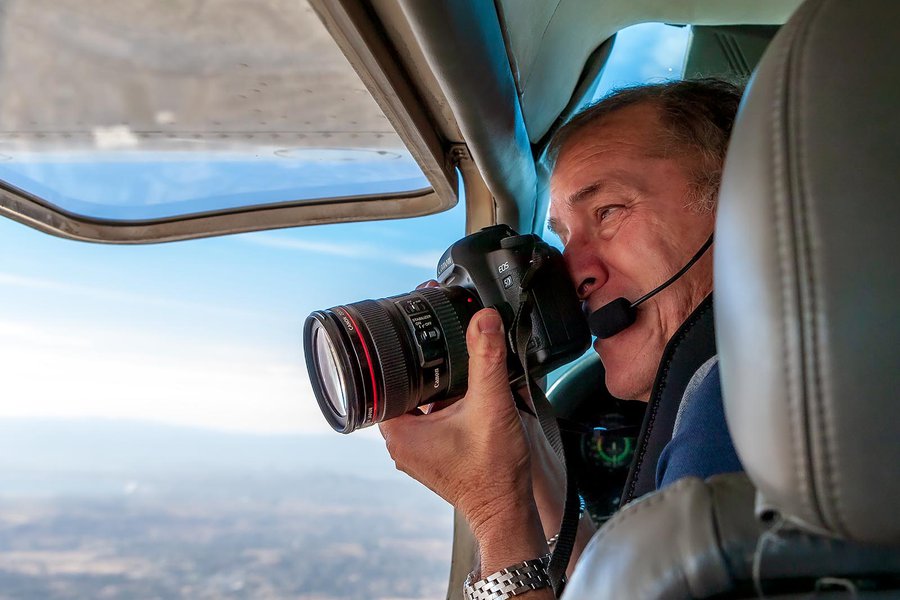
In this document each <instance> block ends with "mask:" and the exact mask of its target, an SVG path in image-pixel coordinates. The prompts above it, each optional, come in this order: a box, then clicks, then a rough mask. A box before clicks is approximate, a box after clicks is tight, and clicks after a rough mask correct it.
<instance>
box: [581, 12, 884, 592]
mask: <svg viewBox="0 0 900 600" xmlns="http://www.w3.org/2000/svg"><path fill="white" fill-rule="evenodd" d="M898 22H900V4H898V3H897V2H896V1H895V0H856V1H850V0H808V1H807V2H805V3H804V4H803V5H802V6H801V7H800V8H799V9H798V11H797V13H796V14H795V15H794V16H793V17H792V18H791V20H790V21H789V22H788V24H787V25H786V26H785V27H783V28H782V30H781V31H780V32H779V33H778V35H777V36H776V37H775V39H774V40H773V42H772V44H771V46H770V47H769V49H768V50H767V51H766V54H765V56H764V57H763V59H762V62H761V63H760V66H759V68H758V70H757V72H756V73H755V75H754V77H753V79H752V81H751V83H750V85H749V87H748V91H747V94H746V96H745V98H744V101H743V103H742V106H741V109H740V114H739V117H738V121H737V124H736V126H735V130H734V133H733V136H732V141H731V145H730V147H729V151H728V158H727V161H726V166H725V172H724V174H723V181H722V188H721V193H720V199H719V203H720V204H719V213H718V217H717V224H716V238H715V239H716V244H715V249H714V257H715V258H714V262H715V266H714V269H715V275H714V278H715V281H714V294H715V298H716V303H715V321H716V336H717V345H718V351H719V360H720V370H721V376H722V384H723V394H724V402H725V410H726V416H727V419H728V424H729V429H730V431H731V434H732V437H733V439H734V443H735V448H736V450H737V452H738V455H739V456H740V458H741V461H742V463H743V465H744V467H745V469H746V474H728V475H719V476H716V477H712V478H710V479H708V480H707V481H701V480H700V479H696V478H688V479H683V480H680V481H678V482H676V483H674V484H672V485H670V486H669V487H667V488H665V489H663V490H660V491H658V492H654V493H652V494H648V495H646V496H644V497H642V498H640V499H638V500H637V501H635V502H632V503H631V504H629V505H628V506H627V507H625V508H624V509H623V510H621V511H619V512H618V513H617V514H616V515H615V516H614V517H613V518H612V519H611V520H610V521H609V522H607V523H606V524H605V526H604V527H603V528H602V529H601V530H600V531H599V532H598V533H597V535H596V536H595V537H594V539H593V540H592V541H591V543H590V544H589V546H588V547H587V548H586V549H585V551H584V553H583V554H582V556H581V558H580V560H579V562H578V565H577V567H576V569H575V572H574V574H573V577H572V580H571V581H570V583H569V585H568V587H567V590H566V592H565V594H564V595H563V598H564V599H565V600H578V599H582V598H591V599H597V598H667V599H678V598H757V597H765V598H810V597H815V598H851V597H853V598H889V597H890V598H896V597H900V510H898V507H900V472H898V464H900V398H898V396H900V393H898V392H900V364H898V358H897V357H898V356H900V354H898V351H897V348H898V347H900V310H898V307H897V301H898V298H900V294H898V292H900V168H898V167H900V165H898V163H900V85H898V82H900V53H898V52H897V51H896V36H895V28H896V27H897V23H898Z"/></svg>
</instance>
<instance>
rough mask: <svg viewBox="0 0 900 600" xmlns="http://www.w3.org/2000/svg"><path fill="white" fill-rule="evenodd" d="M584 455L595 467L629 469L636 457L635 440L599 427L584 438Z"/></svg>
mask: <svg viewBox="0 0 900 600" xmlns="http://www.w3.org/2000/svg"><path fill="white" fill-rule="evenodd" d="M584 443H585V447H584V453H585V455H586V457H587V458H588V459H589V460H590V461H591V462H592V463H594V464H595V465H597V466H601V467H606V468H607V469H621V468H628V466H629V465H630V464H631V459H632V458H633V457H634V438H633V437H630V436H623V435H621V434H616V433H612V432H610V431H608V430H607V429H606V428H603V427H598V428H596V429H594V431H593V434H592V435H590V436H585V438H584Z"/></svg>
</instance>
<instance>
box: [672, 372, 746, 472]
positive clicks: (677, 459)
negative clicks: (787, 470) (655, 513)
mask: <svg viewBox="0 0 900 600" xmlns="http://www.w3.org/2000/svg"><path fill="white" fill-rule="evenodd" d="M704 367H706V369H705V370H706V373H705V374H704V373H702V371H703V370H704V369H703V368H702V367H701V371H700V372H698V377H695V378H694V379H693V380H692V382H691V383H692V384H693V385H688V389H687V390H686V392H685V395H684V398H683V399H682V401H681V402H682V404H681V407H680V408H679V411H678V417H677V420H676V427H675V430H674V435H673V436H672V439H671V440H670V441H669V443H668V444H666V447H665V448H663V451H662V454H661V455H660V457H659V462H658V463H657V465H656V488H657V489H660V488H663V487H665V486H667V485H668V484H670V483H672V482H674V481H677V480H678V479H681V478H683V477H689V476H694V477H700V478H702V479H706V478H707V477H711V476H712V475H717V474H719V473H733V472H736V471H743V470H744V468H743V466H742V465H741V461H740V459H738V456H737V452H735V450H734V445H733V444H732V442H731V435H730V434H729V433H728V425H727V424H726V422H725V407H724V406H723V404H722V384H721V381H720V379H719V363H718V361H717V360H711V361H710V363H709V364H708V365H704Z"/></svg>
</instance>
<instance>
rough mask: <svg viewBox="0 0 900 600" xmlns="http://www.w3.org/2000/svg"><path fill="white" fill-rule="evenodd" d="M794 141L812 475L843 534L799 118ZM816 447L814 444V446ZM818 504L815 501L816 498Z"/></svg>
mask: <svg viewBox="0 0 900 600" xmlns="http://www.w3.org/2000/svg"><path fill="white" fill-rule="evenodd" d="M826 4H828V0H822V1H821V2H819V4H818V7H817V8H816V9H815V10H814V11H811V12H812V13H813V14H812V15H811V16H810V18H809V21H810V22H812V21H813V20H814V19H815V18H816V17H817V16H818V14H819V12H820V11H822V10H824V6H825V5H826ZM812 29H813V28H812V27H807V29H806V30H805V31H804V32H803V36H802V39H801V40H800V44H799V48H798V59H797V62H798V63H800V69H799V71H800V78H801V81H800V85H798V86H797V87H798V94H801V95H802V94H803V93H804V90H805V89H806V84H807V81H808V78H809V69H808V68H806V63H807V58H808V54H807V52H806V50H807V48H808V45H809V40H810V38H811V37H812V33H811V32H812ZM804 101H805V98H801V97H799V96H798V105H799V106H801V107H802V106H804V105H805V102H804ZM797 141H798V144H797V145H798V149H797V157H798V160H797V162H798V169H797V173H798V182H797V183H798V194H797V199H798V203H799V204H800V208H801V210H800V211H799V217H800V218H799V220H798V225H799V227H798V229H799V232H800V233H801V235H802V236H803V240H804V243H805V252H804V253H803V256H802V258H803V261H804V263H805V265H806V269H807V272H808V278H807V284H808V285H807V288H808V289H807V290H806V294H804V297H805V298H806V299H807V302H808V315H809V320H810V325H809V327H808V334H809V339H810V353H809V363H810V373H809V385H810V394H809V397H808V398H807V402H808V403H811V404H812V406H813V407H814V409H815V411H816V413H817V415H818V417H819V420H820V423H822V428H821V430H820V433H821V435H820V436H818V439H819V440H820V442H821V445H822V452H821V459H822V461H823V465H822V466H821V468H816V465H815V464H813V465H812V467H813V469H812V474H813V476H814V477H819V476H820V477H821V478H822V480H823V481H822V484H823V485H822V487H823V492H824V498H822V500H823V501H824V502H823V504H822V505H820V506H819V507H818V508H819V511H820V513H821V516H822V517H823V521H828V520H833V524H834V525H835V526H836V529H838V530H839V531H841V533H843V534H844V535H846V530H847V528H846V524H845V522H844V520H843V516H842V512H841V510H840V508H839V507H840V505H841V502H840V499H839V496H840V487H839V486H838V485H837V478H836V476H837V473H836V470H835V469H834V468H833V467H834V466H835V448H834V446H835V443H836V442H837V436H836V435H834V419H833V415H832V414H831V412H832V411H830V410H829V408H830V403H829V402H827V400H826V399H825V397H824V384H823V376H822V375H823V364H822V361H823V356H822V354H823V350H824V348H823V347H822V345H821V336H820V335H819V332H820V324H821V313H820V310H821V307H822V305H823V303H824V302H823V299H822V298H821V297H820V296H821V289H820V286H819V285H818V278H817V277H816V274H817V272H818V269H817V267H816V261H815V256H814V248H813V236H814V227H813V223H812V219H811V216H812V209H811V206H812V202H813V198H812V196H811V194H810V192H809V188H808V185H806V182H808V181H811V180H812V179H811V177H810V176H809V163H808V156H809V155H808V152H807V150H808V146H807V143H806V129H805V128H804V127H803V126H802V123H800V120H799V119H798V127H797ZM803 324H804V320H801V327H802V326H803ZM816 433H817V432H816V431H814V430H813V431H811V433H810V435H811V436H813V435H816ZM813 449H815V447H813ZM818 499H819V495H818V494H816V500H817V501H818ZM817 504H818V502H817Z"/></svg>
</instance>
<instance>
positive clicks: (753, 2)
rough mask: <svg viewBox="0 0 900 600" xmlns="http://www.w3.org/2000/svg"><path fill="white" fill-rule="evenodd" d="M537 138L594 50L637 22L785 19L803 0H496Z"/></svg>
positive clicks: (732, 22)
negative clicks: (674, 0)
mask: <svg viewBox="0 0 900 600" xmlns="http://www.w3.org/2000/svg"><path fill="white" fill-rule="evenodd" d="M495 3H496V6H497V10H498V13H499V14H500V18H501V21H502V25H503V27H504V29H505V34H506V42H507V52H508V54H509V57H510V64H511V67H512V70H513V75H514V78H515V81H516V85H517V87H518V91H519V96H520V98H521V102H522V112H523V117H524V119H525V124H526V127H527V130H528V135H529V138H530V139H531V141H532V142H533V143H534V142H536V141H538V140H540V139H541V138H542V137H544V135H545V134H546V133H547V131H548V130H549V128H550V127H551V125H552V124H553V122H554V121H555V120H556V118H557V117H558V116H559V115H560V113H562V111H563V110H564V109H565V107H566V106H567V104H568V103H569V101H570V98H571V95H572V92H573V91H574V90H575V88H576V86H577V84H578V80H579V78H580V77H581V73H582V69H583V67H584V65H585V62H586V61H587V60H588V57H589V56H590V55H591V53H592V52H593V51H594V50H595V49H596V48H597V47H598V46H600V44H602V43H603V42H604V41H605V40H606V39H608V38H609V37H610V36H612V35H613V34H615V33H616V32H617V31H619V30H620V29H623V28H625V27H628V26H629V25H635V24H637V23H671V24H685V25H780V24H782V23H784V22H785V21H787V19H788V17H789V16H790V15H791V13H792V12H793V11H794V9H796V7H797V6H798V5H799V4H800V0H678V1H677V2H673V1H672V0H556V1H548V0H495Z"/></svg>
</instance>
